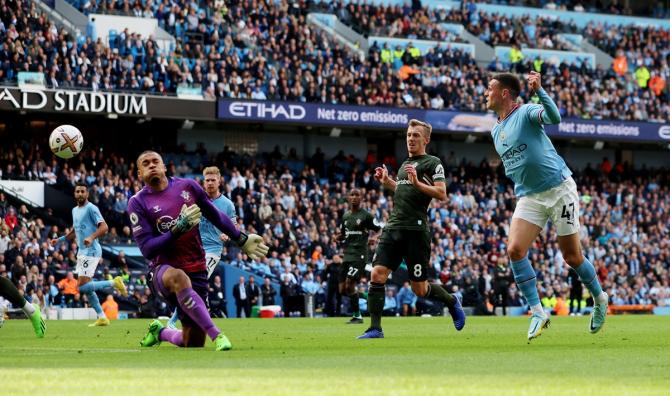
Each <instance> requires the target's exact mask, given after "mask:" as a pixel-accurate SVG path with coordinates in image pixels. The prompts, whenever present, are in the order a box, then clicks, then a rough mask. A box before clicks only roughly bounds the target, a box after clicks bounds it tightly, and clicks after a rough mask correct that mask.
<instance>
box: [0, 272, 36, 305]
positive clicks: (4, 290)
mask: <svg viewBox="0 0 670 396" xmlns="http://www.w3.org/2000/svg"><path fill="white" fill-rule="evenodd" d="M0 296H2V297H4V298H6V299H7V300H9V302H10V303H12V305H13V306H14V307H24V306H25V305H26V304H28V303H27V302H26V299H25V298H23V296H22V295H21V293H19V290H18V289H17V288H16V286H14V284H13V283H12V281H10V280H9V279H7V278H5V277H4V276H0ZM28 305H30V304H28Z"/></svg>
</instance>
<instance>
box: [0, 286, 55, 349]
mask: <svg viewBox="0 0 670 396" xmlns="http://www.w3.org/2000/svg"><path fill="white" fill-rule="evenodd" d="M0 296H2V297H3V298H5V299H6V300H7V301H9V302H10V303H12V305H13V306H14V307H19V308H21V310H22V311H23V312H24V313H25V314H26V316H27V317H28V319H30V321H31V322H32V325H33V330H34V331H35V335H36V336H37V337H39V338H42V337H44V333H45V332H46V330H47V326H46V324H45V323H44V318H42V313H41V312H40V308H39V306H37V305H33V304H31V303H29V302H28V301H26V299H25V298H23V296H22V295H21V293H20V292H19V290H18V289H17V288H16V286H14V284H13V283H12V281H10V280H9V279H7V278H5V277H3V276H0Z"/></svg>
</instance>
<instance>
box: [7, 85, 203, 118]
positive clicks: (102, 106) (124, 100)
mask: <svg viewBox="0 0 670 396" xmlns="http://www.w3.org/2000/svg"><path fill="white" fill-rule="evenodd" d="M215 103H216V102H215V101H213V100H191V99H181V98H177V97H174V96H153V95H139V94H130V93H119V92H93V91H83V90H82V91H77V90H66V89H45V88H43V87H39V86H23V87H20V88H17V87H0V110H14V111H34V112H48V113H68V114H71V113H75V114H82V115H86V114H88V115H117V116H128V117H152V118H178V119H191V120H212V121H213V120H214V119H215V118H216V104H215Z"/></svg>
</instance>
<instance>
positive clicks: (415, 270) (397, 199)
mask: <svg viewBox="0 0 670 396" xmlns="http://www.w3.org/2000/svg"><path fill="white" fill-rule="evenodd" d="M431 131H432V127H431V126H430V124H428V123H425V122H422V121H418V120H411V121H410V122H409V126H408V128H407V151H408V154H409V158H408V159H407V160H405V162H403V164H402V165H401V166H400V169H399V170H398V177H397V179H396V180H393V179H391V178H390V177H389V175H388V170H387V169H386V166H385V165H383V166H382V167H378V168H376V169H375V179H377V180H378V181H379V182H380V183H381V184H382V185H383V186H384V187H385V188H387V189H389V190H392V191H394V192H395V194H394V196H393V203H394V206H393V211H392V212H391V216H390V217H389V220H388V222H387V224H386V227H384V231H382V235H381V238H380V239H379V244H378V245H377V249H376V251H375V255H374V257H373V258H372V265H373V266H374V267H373V268H372V276H371V282H370V288H369V289H368V311H370V321H371V323H370V328H369V329H367V330H366V331H365V333H364V334H363V335H361V336H359V337H358V338H359V339H363V338H384V332H383V331H382V327H381V318H382V312H383V309H384V295H385V294H386V290H385V289H386V287H385V284H386V280H387V279H388V277H389V274H390V273H391V272H392V271H395V270H396V269H398V267H399V266H400V263H401V262H402V261H403V260H405V263H406V264H407V269H408V271H409V280H410V282H411V284H412V291H413V292H414V294H416V295H417V296H419V297H425V298H429V299H431V300H436V301H440V302H442V303H444V304H445V305H446V306H447V308H449V313H450V314H451V318H452V319H453V321H454V327H456V330H459V331H460V330H461V329H463V326H465V312H463V308H462V307H461V303H460V302H459V301H458V299H457V298H456V297H454V296H452V295H451V294H449V293H448V292H447V291H446V290H445V289H444V288H443V287H442V286H441V285H438V284H430V283H428V280H427V279H428V278H427V275H428V274H427V269H428V266H429V261H430V239H431V238H430V235H429V231H428V216H427V212H428V205H430V202H431V201H432V200H433V199H438V200H441V201H443V200H445V199H446V198H447V187H446V183H445V177H444V166H443V165H442V161H440V159H439V158H437V157H433V156H432V155H427V154H426V146H427V145H428V143H429V142H430V133H431Z"/></svg>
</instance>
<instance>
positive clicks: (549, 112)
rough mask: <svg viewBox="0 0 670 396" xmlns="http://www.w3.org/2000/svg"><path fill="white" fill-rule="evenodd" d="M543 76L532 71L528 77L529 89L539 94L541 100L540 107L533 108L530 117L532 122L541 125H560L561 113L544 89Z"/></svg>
mask: <svg viewBox="0 0 670 396" xmlns="http://www.w3.org/2000/svg"><path fill="white" fill-rule="evenodd" d="M541 79H542V76H541V75H540V73H537V72H534V71H531V72H530V74H529V75H528V88H529V89H530V90H531V91H534V92H535V93H536V94H537V97H538V98H539V99H540V104H541V105H542V107H540V106H533V107H532V109H531V110H530V111H529V113H528V116H529V118H530V120H531V122H535V123H539V124H549V125H551V124H558V123H560V122H561V113H560V112H559V111H558V106H556V103H554V101H553V99H551V97H550V96H549V94H548V93H547V91H545V90H544V88H542V84H541Z"/></svg>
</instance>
